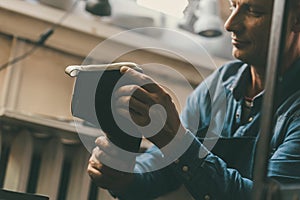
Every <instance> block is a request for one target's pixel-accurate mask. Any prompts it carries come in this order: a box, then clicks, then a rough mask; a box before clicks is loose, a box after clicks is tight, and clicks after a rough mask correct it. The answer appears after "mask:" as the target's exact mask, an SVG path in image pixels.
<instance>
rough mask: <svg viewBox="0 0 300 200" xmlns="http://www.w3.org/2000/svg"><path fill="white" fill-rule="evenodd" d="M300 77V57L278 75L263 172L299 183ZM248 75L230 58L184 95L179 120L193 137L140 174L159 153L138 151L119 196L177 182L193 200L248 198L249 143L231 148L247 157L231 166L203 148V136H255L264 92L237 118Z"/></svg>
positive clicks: (151, 192)
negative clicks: (168, 160)
mask: <svg viewBox="0 0 300 200" xmlns="http://www.w3.org/2000/svg"><path fill="white" fill-rule="evenodd" d="M299 77H300V60H298V61H297V62H295V63H294V65H293V66H292V67H291V68H290V70H289V71H287V72H286V73H285V74H284V76H283V77H280V79H279V90H280V93H281V95H280V97H279V101H278V102H279V106H277V112H276V116H275V117H274V120H275V128H274V133H273V137H272V140H271V147H272V149H271V154H270V159H269V171H268V176H269V177H272V178H275V179H277V180H279V181H288V182H293V181H296V182H300V78H299ZM249 78H251V76H250V67H249V66H248V65H247V64H244V63H242V62H240V61H234V62H230V63H228V64H226V65H224V66H222V67H221V68H219V69H218V70H216V71H215V72H214V73H213V74H212V75H210V76H209V77H208V78H207V79H206V80H205V81H204V82H202V83H201V84H200V85H199V86H198V87H197V88H196V89H195V90H194V92H193V93H192V94H191V95H190V96H189V98H188V100H187V105H186V107H185V109H184V110H183V112H182V115H181V120H182V123H183V125H184V127H185V128H186V129H187V130H188V132H187V133H186V135H185V137H186V140H190V139H191V138H192V139H193V142H192V144H191V145H190V146H189V148H188V149H187V151H186V152H185V153H184V154H183V155H182V156H181V157H180V158H179V159H177V160H176V161H174V162H173V163H172V164H170V165H169V166H167V167H165V168H163V169H160V170H157V171H154V172H149V173H139V172H142V171H145V169H147V168H148V167H149V166H151V165H155V163H156V162H157V160H156V159H157V158H158V157H159V156H161V155H159V153H157V151H153V149H152V150H149V152H148V155H147V156H145V155H144V156H143V155H142V156H141V158H139V159H137V160H138V163H137V165H136V172H137V173H136V176H135V181H134V183H133V184H132V185H131V186H129V188H128V192H127V193H126V194H125V195H123V196H122V197H120V199H128V200H135V199H139V200H146V199H154V198H156V197H158V196H160V195H162V194H165V193H167V192H169V191H172V190H174V189H176V188H178V187H179V186H180V185H182V184H184V185H185V186H186V188H187V189H188V191H189V192H190V194H191V195H192V196H193V197H194V198H195V199H205V198H206V199H208V197H209V199H210V200H212V199H218V200H226V199H228V200H235V199H250V198H251V190H252V186H253V182H252V180H251V178H252V164H253V163H252V161H253V157H254V151H253V150H252V149H251V147H250V149H249V148H248V147H246V151H245V150H242V148H241V147H243V146H244V145H239V146H238V147H237V149H233V150H232V149H231V152H230V153H229V154H231V155H232V156H231V157H236V158H237V159H236V160H238V159H243V160H244V161H247V162H246V163H247V164H245V162H244V161H243V162H242V163H239V164H237V165H235V167H231V164H228V163H227V161H226V158H224V157H222V155H217V154H215V153H213V148H214V145H208V146H207V145H206V147H205V144H206V143H207V141H209V139H207V138H219V140H220V141H221V140H222V139H226V138H231V139H242V138H249V141H252V142H253V141H255V139H256V138H257V135H258V134H259V123H260V115H261V113H260V111H261V105H262V97H263V92H262V93H261V94H259V95H257V96H256V97H255V99H254V100H253V107H252V108H251V111H250V114H249V116H248V118H247V120H241V117H242V114H243V113H242V111H243V109H242V106H243V105H244V91H245V88H246V87H245V84H246V81H247V80H249ZM195 119H196V120H195ZM201 138H204V140H203V139H201ZM251 139H253V140H251ZM200 141H201V142H200ZM229 141H230V140H229ZM229 143H230V142H229ZM213 144H214V143H213ZM244 144H247V142H246V143H244ZM253 144H255V142H254V143H253ZM221 145H222V144H221ZM230 148H231V147H230V145H229V146H228V145H227V146H224V148H223V150H222V146H221V148H219V149H221V151H220V150H219V152H221V154H222V153H226V151H229V149H230ZM244 149H245V148H244ZM247 149H248V151H247ZM253 149H254V148H253ZM222 151H224V152H222ZM257 153H258V154H259V152H257ZM241 155H242V156H241ZM225 157H226V156H225ZM223 158H224V159H223ZM230 162H232V161H230ZM241 165H244V166H241Z"/></svg>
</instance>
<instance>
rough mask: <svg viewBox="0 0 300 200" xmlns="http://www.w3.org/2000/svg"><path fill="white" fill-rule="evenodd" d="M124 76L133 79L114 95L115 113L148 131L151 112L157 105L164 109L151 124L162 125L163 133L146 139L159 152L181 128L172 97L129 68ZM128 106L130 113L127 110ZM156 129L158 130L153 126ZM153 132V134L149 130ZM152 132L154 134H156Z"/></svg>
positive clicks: (123, 71) (146, 77)
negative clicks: (146, 127)
mask: <svg viewBox="0 0 300 200" xmlns="http://www.w3.org/2000/svg"><path fill="white" fill-rule="evenodd" d="M120 71H121V73H123V74H126V76H129V78H130V79H131V83H132V84H130V85H125V86H121V87H120V88H118V89H117V90H116V92H115V98H116V110H117V112H118V113H119V114H120V115H121V116H123V117H125V118H131V119H132V120H133V121H134V122H135V123H136V124H137V125H139V126H141V127H145V126H147V125H149V123H151V119H150V116H149V110H150V108H151V107H152V106H153V107H154V105H160V106H162V107H163V108H162V109H164V111H165V113H166V116H165V115H163V114H162V112H160V111H158V112H155V109H154V112H153V115H152V116H151V117H152V121H153V122H154V121H156V122H159V123H160V124H162V123H163V125H162V129H161V130H158V131H157V132H156V133H151V134H153V135H150V136H149V135H147V134H146V135H145V133H142V134H144V136H145V137H146V138H147V139H149V140H150V141H151V142H152V143H154V144H155V145H156V146H158V147H159V148H162V147H163V146H165V145H167V144H168V143H169V142H170V141H171V140H172V139H173V138H174V137H175V135H176V133H177V131H178V129H179V127H180V126H181V123H180V119H179V115H178V112H177V109H176V107H175V104H174V102H173V101H172V98H171V96H170V95H169V94H168V93H167V92H166V90H165V89H164V88H162V87H161V86H160V85H159V84H158V83H156V82H155V81H154V80H153V79H151V78H150V77H149V76H146V75H145V74H142V73H139V72H137V71H135V70H133V69H131V68H129V67H122V68H121V70H120ZM125 105H129V109H128V108H127V107H126V106H125ZM154 127H155V126H154ZM150 131H151V130H150ZM153 132H155V131H154V130H153Z"/></svg>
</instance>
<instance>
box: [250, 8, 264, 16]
mask: <svg viewBox="0 0 300 200" xmlns="http://www.w3.org/2000/svg"><path fill="white" fill-rule="evenodd" d="M248 12H249V13H250V14H251V15H253V16H255V17H260V16H261V15H263V13H262V12H260V11H257V10H254V9H251V8H249V9H248Z"/></svg>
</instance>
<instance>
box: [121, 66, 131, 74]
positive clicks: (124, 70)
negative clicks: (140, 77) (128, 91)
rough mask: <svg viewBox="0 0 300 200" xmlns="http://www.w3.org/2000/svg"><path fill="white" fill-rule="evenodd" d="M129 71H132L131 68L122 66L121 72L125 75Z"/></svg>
mask: <svg viewBox="0 0 300 200" xmlns="http://www.w3.org/2000/svg"><path fill="white" fill-rule="evenodd" d="M128 70H130V67H127V66H122V67H121V69H120V72H121V73H123V74H124V73H125V72H127V71H128Z"/></svg>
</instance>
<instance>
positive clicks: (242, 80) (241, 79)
mask: <svg viewBox="0 0 300 200" xmlns="http://www.w3.org/2000/svg"><path fill="white" fill-rule="evenodd" d="M249 81H251V70H250V66H249V65H248V64H245V63H244V64H243V65H241V66H240V68H239V69H238V71H237V73H236V74H235V76H234V78H233V80H231V81H230V82H229V83H227V84H225V88H226V89H227V90H229V91H230V92H232V94H233V97H234V98H235V99H236V100H240V99H241V98H243V97H244V95H245V88H246V87H247V83H249Z"/></svg>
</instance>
